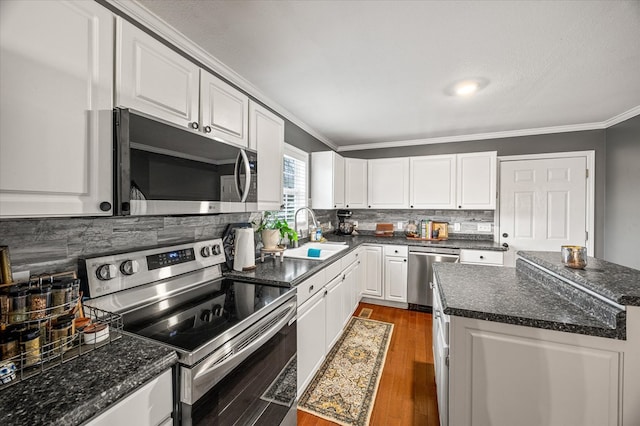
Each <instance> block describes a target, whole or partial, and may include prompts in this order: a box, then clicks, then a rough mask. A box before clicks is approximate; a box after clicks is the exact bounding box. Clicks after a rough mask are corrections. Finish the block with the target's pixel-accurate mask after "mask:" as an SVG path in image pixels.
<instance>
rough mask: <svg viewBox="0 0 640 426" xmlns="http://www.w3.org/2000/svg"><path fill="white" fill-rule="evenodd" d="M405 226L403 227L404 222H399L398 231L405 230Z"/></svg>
mask: <svg viewBox="0 0 640 426" xmlns="http://www.w3.org/2000/svg"><path fill="white" fill-rule="evenodd" d="M403 228H404V226H402V222H398V230H400V229H403Z"/></svg>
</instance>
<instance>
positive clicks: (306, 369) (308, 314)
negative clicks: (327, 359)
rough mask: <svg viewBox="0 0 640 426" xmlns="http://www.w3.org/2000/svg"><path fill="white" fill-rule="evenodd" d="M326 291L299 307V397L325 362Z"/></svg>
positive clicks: (323, 290) (320, 292) (322, 290)
mask: <svg viewBox="0 0 640 426" xmlns="http://www.w3.org/2000/svg"><path fill="white" fill-rule="evenodd" d="M298 289H299V288H298ZM325 291H326V290H325V289H321V290H320V291H319V292H317V293H316V294H315V295H313V296H312V297H311V298H310V299H308V300H307V301H306V302H305V303H303V304H302V305H298V324H297V339H298V343H297V348H298V358H297V359H298V373H297V374H298V397H299V396H300V395H301V394H302V391H303V390H304V389H305V388H306V387H307V385H308V384H309V382H310V381H311V378H312V377H313V374H314V373H315V372H316V371H317V370H318V368H320V365H321V364H322V361H324V356H325V351H326V346H327V345H326V342H325V334H326V318H327V313H326V293H325Z"/></svg>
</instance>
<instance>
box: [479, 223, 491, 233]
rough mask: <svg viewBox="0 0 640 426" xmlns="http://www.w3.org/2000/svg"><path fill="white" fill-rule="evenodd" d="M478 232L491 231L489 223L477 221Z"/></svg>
mask: <svg viewBox="0 0 640 426" xmlns="http://www.w3.org/2000/svg"><path fill="white" fill-rule="evenodd" d="M478 232H491V224H490V223H479V224H478Z"/></svg>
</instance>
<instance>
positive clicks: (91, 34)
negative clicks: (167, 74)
mask: <svg viewBox="0 0 640 426" xmlns="http://www.w3.org/2000/svg"><path fill="white" fill-rule="evenodd" d="M113 34H114V17H113V15H112V14H111V13H110V12H109V11H108V10H107V9H105V8H104V7H102V6H100V5H99V4H97V3H95V2H59V1H48V0H47V1H35V0H32V1H7V0H3V1H1V2H0V57H1V58H2V59H1V60H0V94H1V95H0V111H2V112H1V113H0V216H1V217H44V216H81V215H91V216H96V215H111V214H112V199H113V195H112V179H111V173H112V160H111V158H112V156H111V146H112V123H113V118H112V117H113V113H112V108H113V105H112V94H113V57H114V54H113Z"/></svg>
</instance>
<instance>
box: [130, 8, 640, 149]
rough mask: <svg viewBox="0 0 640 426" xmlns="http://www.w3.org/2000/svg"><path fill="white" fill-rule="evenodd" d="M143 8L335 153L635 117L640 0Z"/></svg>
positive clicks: (639, 88) (639, 94)
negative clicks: (480, 82) (474, 85)
mask: <svg viewBox="0 0 640 426" xmlns="http://www.w3.org/2000/svg"><path fill="white" fill-rule="evenodd" d="M138 2H139V3H140V4H141V5H143V6H144V7H146V8H147V9H149V10H150V11H151V12H152V13H154V14H155V15H157V16H158V17H159V18H161V19H163V20H164V21H166V22H167V23H168V24H169V25H171V26H173V27H174V28H175V29H176V30H178V31H179V32H181V33H182V34H184V35H185V36H186V37H188V38H189V39H191V40H193V41H194V42H195V43H197V44H198V45H199V46H200V47H202V48H203V49H204V50H206V51H207V52H208V53H210V54H211V55H213V56H214V57H215V58H217V59H218V60H219V61H221V62H222V63H224V64H225V65H226V66H228V67H229V68H231V69H232V70H233V71H235V72H236V73H237V74H239V75H240V76H242V77H243V78H244V79H245V80H247V81H248V82H250V83H251V84H252V85H253V86H254V87H256V88H257V89H258V90H259V91H260V92H261V93H262V94H264V95H265V96H266V97H268V99H270V100H272V101H274V102H275V103H277V104H278V105H279V106H281V107H282V108H284V110H286V111H287V112H288V113H290V114H292V115H293V116H294V117H295V118H296V119H297V120H298V121H299V122H300V121H301V122H303V123H304V124H305V125H306V126H305V127H307V128H310V129H312V131H313V133H314V134H315V135H317V136H319V137H320V138H321V139H323V140H324V141H326V142H329V144H331V145H334V146H337V147H338V148H339V149H340V150H347V149H356V148H364V147H365V146H366V147H376V146H380V147H382V146H392V145H394V144H397V145H407V144H416V143H433V142H446V141H457V140H473V139H483V138H484V139H486V138H487V137H495V136H513V135H518V134H535V133H551V132H556V131H568V130H583V129H588V128H603V127H606V125H608V124H610V123H611V122H612V120H615V118H616V117H619V116H620V117H628V116H633V115H636V114H638V113H640V1H637V0H636V1H574V2H569V1H513V2H504V1H318V0H316V1H302V0H298V1H285V0H280V1H244V0H235V1H212V0H180V1H177V0H138ZM466 78H483V79H486V80H488V85H487V86H486V87H485V88H484V90H481V91H480V92H478V93H477V94H475V95H473V96H471V97H464V98H463V97H455V96H451V95H450V94H448V93H447V89H448V88H449V87H450V86H451V84H452V83H454V82H456V81H458V80H461V79H466ZM276 109H277V108H276ZM621 114H622V116H621ZM294 121H295V120H294ZM388 142H392V143H388ZM363 144H365V145H363Z"/></svg>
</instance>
